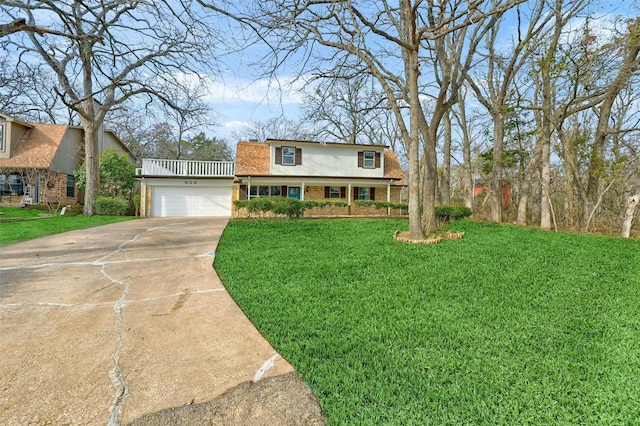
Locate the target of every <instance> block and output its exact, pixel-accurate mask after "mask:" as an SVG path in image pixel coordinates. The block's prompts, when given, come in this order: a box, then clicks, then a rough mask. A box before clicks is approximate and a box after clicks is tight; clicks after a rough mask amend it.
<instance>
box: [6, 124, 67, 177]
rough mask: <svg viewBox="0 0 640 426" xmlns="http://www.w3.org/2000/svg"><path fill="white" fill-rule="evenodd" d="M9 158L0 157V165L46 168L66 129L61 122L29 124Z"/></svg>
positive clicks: (49, 164)
mask: <svg viewBox="0 0 640 426" xmlns="http://www.w3.org/2000/svg"><path fill="white" fill-rule="evenodd" d="M29 126H31V128H30V129H27V130H26V131H25V132H24V134H23V135H22V137H21V138H20V140H19V141H18V143H17V144H16V145H15V147H14V150H13V153H12V155H11V158H0V167H16V168H37V169H46V168H49V167H50V166H51V161H52V160H53V157H54V156H55V154H56V151H57V150H58V147H59V146H60V142H62V139H63V137H64V134H65V133H66V131H67V126H66V125H63V124H32V123H31V124H29Z"/></svg>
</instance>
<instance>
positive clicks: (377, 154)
mask: <svg viewBox="0 0 640 426" xmlns="http://www.w3.org/2000/svg"><path fill="white" fill-rule="evenodd" d="M379 168H380V153H379V152H376V169H379Z"/></svg>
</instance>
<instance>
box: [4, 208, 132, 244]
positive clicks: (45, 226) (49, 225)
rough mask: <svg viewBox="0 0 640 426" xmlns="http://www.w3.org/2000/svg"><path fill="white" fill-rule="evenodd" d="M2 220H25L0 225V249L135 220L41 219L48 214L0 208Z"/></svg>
mask: <svg viewBox="0 0 640 426" xmlns="http://www.w3.org/2000/svg"><path fill="white" fill-rule="evenodd" d="M0 212H2V213H4V214H2V215H0V219H3V220H6V219H10V218H23V219H26V220H20V221H16V222H1V223H0V247H2V246H6V245H9V244H15V243H19V242H22V241H28V240H33V239H35V238H40V237H46V236H49V235H55V234H60V233H62V232H67V231H75V230H77V229H86V228H92V227H94V226H101V225H107V224H109V223H115V222H122V221H125V220H131V219H135V217H132V216H84V215H76V216H55V217H39V215H40V214H47V213H48V212H46V211H41V210H24V209H18V208H8V207H0Z"/></svg>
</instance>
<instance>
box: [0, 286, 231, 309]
mask: <svg viewBox="0 0 640 426" xmlns="http://www.w3.org/2000/svg"><path fill="white" fill-rule="evenodd" d="M112 285H113V284H112ZM225 291H227V290H226V289H225V288H214V289H211V290H195V291H189V295H194V294H208V293H219V292H225ZM184 294H185V292H180V293H171V294H165V295H163V296H156V297H145V298H143V299H134V300H125V302H124V306H123V307H126V306H129V305H134V304H136V303H145V302H153V301H156V300H162V299H171V298H175V297H180V296H183V295H184ZM111 305H113V302H101V303H56V302H40V303H0V307H22V306H41V307H43V308H74V309H75V308H97V307H100V306H111Z"/></svg>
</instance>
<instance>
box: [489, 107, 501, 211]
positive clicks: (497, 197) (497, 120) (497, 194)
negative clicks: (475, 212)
mask: <svg viewBox="0 0 640 426" xmlns="http://www.w3.org/2000/svg"><path fill="white" fill-rule="evenodd" d="M492 115H493V120H494V125H493V170H492V172H491V178H490V179H491V181H490V184H489V189H490V190H489V207H490V211H489V220H490V221H491V222H496V223H500V222H502V170H503V168H504V167H503V164H502V155H503V151H504V114H503V113H502V112H498V113H494V114H492Z"/></svg>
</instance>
